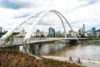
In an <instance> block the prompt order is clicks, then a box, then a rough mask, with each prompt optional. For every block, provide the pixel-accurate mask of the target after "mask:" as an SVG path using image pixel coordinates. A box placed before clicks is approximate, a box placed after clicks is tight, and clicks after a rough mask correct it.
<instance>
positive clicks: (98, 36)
mask: <svg viewBox="0 0 100 67" xmlns="http://www.w3.org/2000/svg"><path fill="white" fill-rule="evenodd" d="M96 37H97V38H100V29H98V30H97V31H96Z"/></svg>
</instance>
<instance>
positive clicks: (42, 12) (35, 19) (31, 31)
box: [1, 10, 86, 45]
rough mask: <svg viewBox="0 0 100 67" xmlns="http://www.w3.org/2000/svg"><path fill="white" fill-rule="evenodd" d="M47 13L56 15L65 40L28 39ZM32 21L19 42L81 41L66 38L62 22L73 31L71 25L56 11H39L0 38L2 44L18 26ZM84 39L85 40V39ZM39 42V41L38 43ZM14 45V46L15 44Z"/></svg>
mask: <svg viewBox="0 0 100 67" xmlns="http://www.w3.org/2000/svg"><path fill="white" fill-rule="evenodd" d="M49 12H52V13H54V14H56V15H57V16H58V17H59V19H60V20H61V23H62V27H63V29H64V36H65V38H46V39H44V40H43V39H42V40H41V39H39V40H38V39H30V38H31V35H32V33H33V29H34V28H35V26H36V25H37V24H38V23H39V21H40V19H41V18H42V17H43V16H44V15H46V14H47V13H49ZM32 19H34V21H33V23H32V25H31V26H30V27H29V30H28V32H27V33H26V35H25V37H24V39H23V40H22V39H19V41H24V42H28V43H29V40H32V41H31V42H33V43H35V42H45V41H51V40H62V39H67V40H68V39H69V40H75V39H83V38H77V37H75V38H67V36H66V33H67V32H66V26H65V24H64V21H66V24H67V25H68V26H69V27H70V29H71V30H72V31H73V29H72V27H71V25H70V24H69V22H68V21H67V19H66V18H65V17H64V16H63V15H62V14H61V13H60V12H58V11H56V10H48V11H41V12H39V13H36V14H34V15H31V16H29V17H27V19H26V20H24V21H23V22H21V23H20V24H18V25H16V26H15V27H14V28H12V29H11V30H10V31H8V32H7V33H6V34H5V35H3V36H2V37H1V41H2V42H4V41H5V40H6V39H7V38H8V37H9V36H10V35H11V34H12V33H13V32H14V31H15V30H16V29H17V28H19V27H20V26H22V25H23V24H24V23H27V22H28V21H29V20H32ZM85 39H86V38H85ZM35 40H36V41H35ZM40 40H41V41H40ZM15 41H16V39H15ZM20 44H22V42H20ZM15 45H16V44H15Z"/></svg>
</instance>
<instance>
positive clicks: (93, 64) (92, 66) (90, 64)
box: [42, 56, 100, 67]
mask: <svg viewBox="0 0 100 67" xmlns="http://www.w3.org/2000/svg"><path fill="white" fill-rule="evenodd" d="M42 57H44V58H48V59H53V60H59V61H67V62H70V61H69V57H58V56H42ZM72 58H73V57H72ZM80 61H81V62H82V64H79V65H83V66H86V67H100V61H96V60H91V59H83V58H80ZM71 63H76V64H78V63H77V58H73V62H71Z"/></svg>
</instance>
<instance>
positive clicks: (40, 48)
mask: <svg viewBox="0 0 100 67" xmlns="http://www.w3.org/2000/svg"><path fill="white" fill-rule="evenodd" d="M21 50H23V49H22V47H21ZM26 51H28V53H31V54H40V55H52V56H62V57H69V56H72V57H79V58H86V59H92V60H100V45H97V44H94V43H91V44H90V45H89V44H78V45H69V44H66V43H58V42H56V43H53V44H48V43H47V44H34V45H29V46H28V49H27V50H26Z"/></svg>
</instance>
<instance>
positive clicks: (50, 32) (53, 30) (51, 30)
mask: <svg viewBox="0 0 100 67" xmlns="http://www.w3.org/2000/svg"><path fill="white" fill-rule="evenodd" d="M49 35H51V36H55V29H54V28H53V27H50V28H49Z"/></svg>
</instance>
